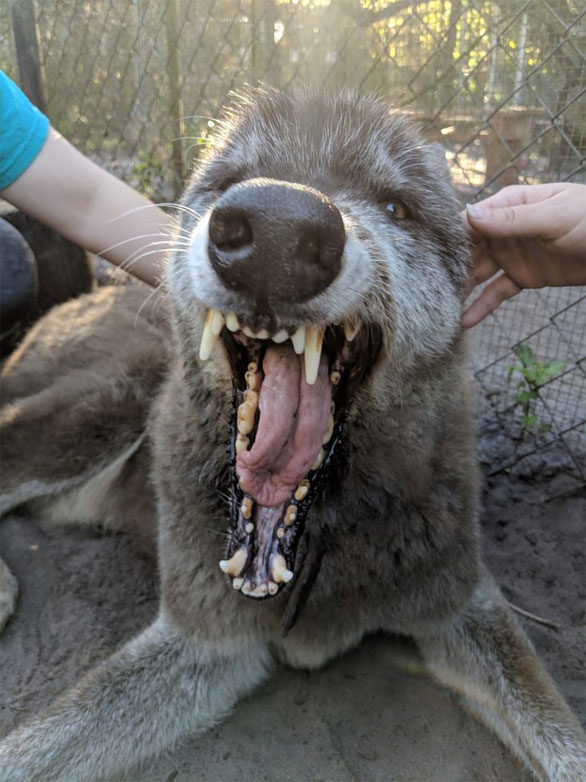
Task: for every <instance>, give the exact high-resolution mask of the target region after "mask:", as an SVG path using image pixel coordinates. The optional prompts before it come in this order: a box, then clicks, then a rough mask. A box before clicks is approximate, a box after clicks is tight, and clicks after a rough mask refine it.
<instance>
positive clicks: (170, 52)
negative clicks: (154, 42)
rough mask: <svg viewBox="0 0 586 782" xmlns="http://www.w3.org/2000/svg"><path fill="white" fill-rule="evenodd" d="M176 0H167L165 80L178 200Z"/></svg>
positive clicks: (181, 155) (180, 130)
mask: <svg viewBox="0 0 586 782" xmlns="http://www.w3.org/2000/svg"><path fill="white" fill-rule="evenodd" d="M177 17H178V0H168V2H167V13H166V23H165V24H166V28H167V78H168V80H169V113H170V116H171V120H172V125H171V127H172V133H173V137H172V141H171V143H172V149H173V152H172V157H173V172H174V177H173V196H174V198H175V199H177V198H179V196H180V195H181V191H182V189H183V178H184V175H185V151H184V148H183V136H184V135H185V122H184V116H183V100H182V97H181V87H182V76H181V62H180V59H179V27H178V23H177Z"/></svg>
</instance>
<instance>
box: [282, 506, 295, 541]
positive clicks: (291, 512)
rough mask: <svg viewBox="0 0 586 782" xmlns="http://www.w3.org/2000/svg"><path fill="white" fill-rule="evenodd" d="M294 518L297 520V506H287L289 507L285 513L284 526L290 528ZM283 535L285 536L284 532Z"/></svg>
mask: <svg viewBox="0 0 586 782" xmlns="http://www.w3.org/2000/svg"><path fill="white" fill-rule="evenodd" d="M296 518H297V506H296V505H289V507H288V508H287V513H285V524H286V525H287V526H288V527H290V526H291V525H292V524H294V523H295V519H296ZM283 534H285V532H284V531H283Z"/></svg>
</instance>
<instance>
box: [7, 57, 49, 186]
mask: <svg viewBox="0 0 586 782" xmlns="http://www.w3.org/2000/svg"><path fill="white" fill-rule="evenodd" d="M48 134H49V120H48V119H47V117H45V115H44V114H43V113H41V112H40V111H39V110H38V109H37V108H36V107H35V106H33V104H32V103H31V102H30V101H29V99H28V98H27V97H26V95H25V94H24V93H23V92H22V91H21V90H20V89H19V88H18V87H17V86H16V84H15V83H14V82H13V81H12V80H11V79H9V78H8V76H7V75H6V74H5V73H4V72H3V71H0V190H3V189H4V188H5V187H8V185H11V184H12V183H13V182H14V181H15V180H16V179H18V177H19V176H20V175H21V174H22V173H23V172H24V171H26V169H27V168H28V167H29V166H30V164H31V163H32V162H33V160H34V159H35V158H36V156H37V155H38V154H39V152H40V151H41V148H42V146H43V144H44V143H45V141H46V139H47V136H48Z"/></svg>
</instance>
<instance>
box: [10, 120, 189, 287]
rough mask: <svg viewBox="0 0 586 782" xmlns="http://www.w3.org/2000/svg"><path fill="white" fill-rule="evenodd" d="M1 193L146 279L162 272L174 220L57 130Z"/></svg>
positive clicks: (45, 221) (80, 242) (12, 201)
mask: <svg viewBox="0 0 586 782" xmlns="http://www.w3.org/2000/svg"><path fill="white" fill-rule="evenodd" d="M0 195H1V196H2V197H3V198H6V200H8V201H10V203H12V204H14V205H15V206H17V207H18V208H19V209H22V210H23V211H24V212H26V213H27V214H30V215H32V216H33V217H35V218H37V219H38V220H40V221H41V222H44V223H46V224H47V225H50V226H51V227H52V228H55V229H56V230H58V231H59V232H61V233H62V234H63V235H64V236H67V238H68V239H71V241H73V242H75V243H76V244H79V245H80V246H82V247H85V248H86V249H88V250H91V251H92V252H96V253H99V254H100V255H102V256H103V257H104V258H107V259H108V260H109V261H112V262H113V263H115V264H117V265H120V266H122V267H124V268H127V269H128V270H129V271H131V272H132V273H133V274H135V275H136V276H137V277H140V278H141V279H143V280H144V281H145V282H148V283H150V284H151V285H154V284H156V282H157V279H158V278H159V277H160V271H161V267H162V264H163V261H164V258H165V255H166V252H167V250H168V249H169V247H170V244H171V242H170V240H171V237H172V235H173V233H174V231H175V224H174V222H173V221H172V220H171V218H170V217H169V216H168V215H167V214H165V212H163V211H162V210H161V209H159V208H158V207H156V206H154V205H153V204H151V203H150V201H148V200H147V199H146V198H144V197H143V196H141V195H139V194H138V193H137V192H136V191H134V190H133V189H132V188H130V187H128V185H125V184H124V183H123V182H121V181H120V180H119V179H116V177H114V176H112V175H111V174H108V173H107V172H106V171H104V170H103V169H101V168H100V167H99V166H97V165H95V164H94V163H92V162H91V161H90V160H88V159H87V158H86V157H84V156H83V155H82V154H81V153H80V152H78V151H77V150H76V149H75V147H73V146H72V145H71V144H69V142H68V141H66V139H64V138H63V137H62V136H60V135H59V134H58V133H57V132H56V131H54V130H51V132H50V134H49V137H48V138H47V141H46V142H45V145H44V147H43V149H42V150H41V152H40V154H39V155H38V157H37V159H36V160H35V161H34V162H33V163H32V164H31V165H30V166H29V168H28V169H27V170H26V171H25V172H24V173H23V174H22V175H21V176H20V177H19V178H18V179H17V180H16V181H15V182H14V183H13V184H12V185H10V186H9V187H7V188H6V189H5V190H4V191H2V192H1V193H0Z"/></svg>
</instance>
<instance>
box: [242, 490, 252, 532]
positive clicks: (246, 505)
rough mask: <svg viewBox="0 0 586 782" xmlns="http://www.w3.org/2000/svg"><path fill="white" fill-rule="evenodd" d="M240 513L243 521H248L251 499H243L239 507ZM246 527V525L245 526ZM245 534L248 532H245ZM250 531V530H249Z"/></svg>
mask: <svg viewBox="0 0 586 782" xmlns="http://www.w3.org/2000/svg"><path fill="white" fill-rule="evenodd" d="M240 513H241V514H242V518H243V519H249V518H250V517H251V516H252V498H251V497H245V498H244V499H243V500H242V504H241V505H240ZM246 526H247V527H248V524H247V525H246ZM246 531H247V532H248V531H249V530H246ZM250 531H252V530H250Z"/></svg>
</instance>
